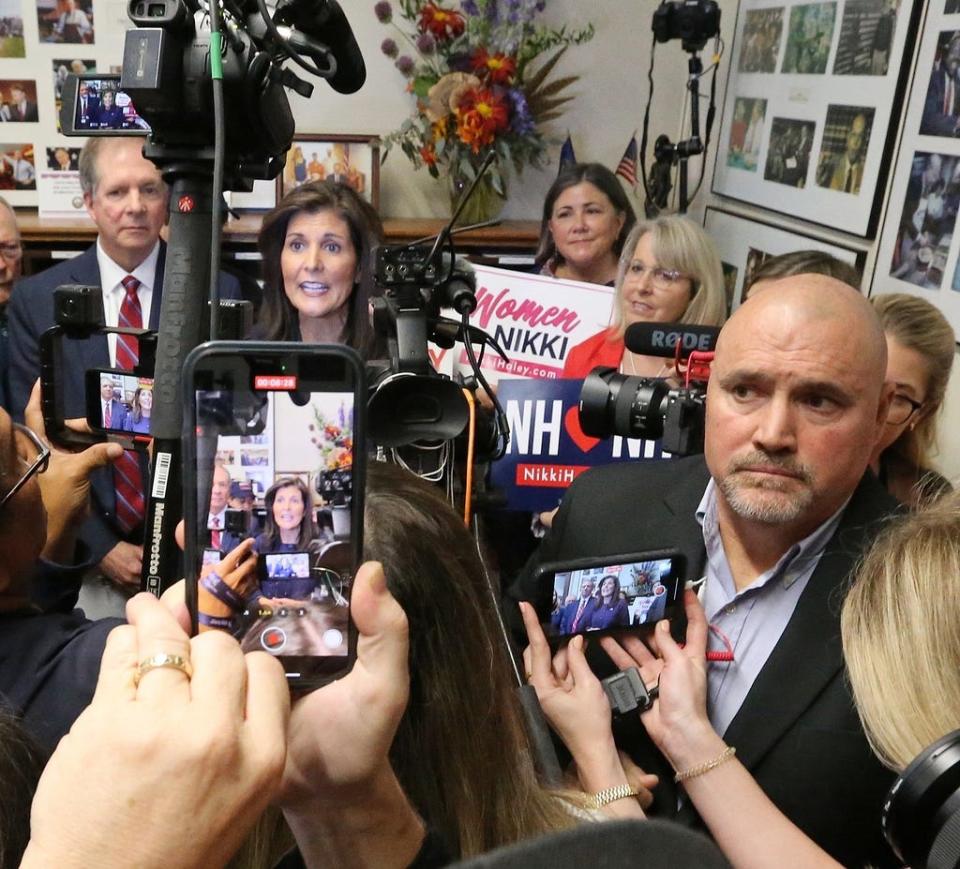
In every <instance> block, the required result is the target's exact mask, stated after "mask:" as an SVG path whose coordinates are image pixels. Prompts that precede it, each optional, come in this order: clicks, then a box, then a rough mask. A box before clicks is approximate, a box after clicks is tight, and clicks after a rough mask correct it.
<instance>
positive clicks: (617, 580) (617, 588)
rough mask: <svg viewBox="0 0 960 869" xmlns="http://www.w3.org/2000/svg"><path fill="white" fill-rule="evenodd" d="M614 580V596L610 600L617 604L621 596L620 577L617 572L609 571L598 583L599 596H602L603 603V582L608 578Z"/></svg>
mask: <svg viewBox="0 0 960 869" xmlns="http://www.w3.org/2000/svg"><path fill="white" fill-rule="evenodd" d="M608 579H612V580H613V596H612V597H611V598H610V602H611V603H613V604H614V605H616V603H617V601H618V600H619V598H620V577H618V576H617V575H616V574H613V573H608V574H607V575H606V576H605V577H603V579H601V580H600V582H598V583H597V597H599V598H600V602H601V603H603V584H604V583H605V582H606V581H607V580H608Z"/></svg>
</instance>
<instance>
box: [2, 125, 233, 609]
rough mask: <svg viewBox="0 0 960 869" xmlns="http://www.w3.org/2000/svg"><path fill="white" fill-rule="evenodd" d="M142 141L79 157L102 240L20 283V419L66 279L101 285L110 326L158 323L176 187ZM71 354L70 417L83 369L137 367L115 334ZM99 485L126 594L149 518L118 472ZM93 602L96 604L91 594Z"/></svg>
mask: <svg viewBox="0 0 960 869" xmlns="http://www.w3.org/2000/svg"><path fill="white" fill-rule="evenodd" d="M141 147H142V143H141V141H140V140H139V139H135V138H93V139H90V140H89V142H88V143H87V144H86V146H85V147H84V149H83V152H82V153H81V156H80V183H81V187H82V188H83V195H84V202H85V204H86V207H87V213H88V214H89V215H90V217H91V218H92V219H93V221H94V223H96V225H97V229H98V232H99V235H98V238H97V242H96V244H94V245H93V246H92V247H90V248H88V249H87V250H86V251H84V252H83V253H82V254H80V255H79V256H78V257H76V258H75V259H72V260H68V261H66V262H63V263H60V264H58V265H55V266H53V267H51V268H49V269H47V270H46V271H44V272H41V273H40V274H38V275H34V276H32V277H30V278H27V279H25V280H21V281H19V282H18V283H17V285H16V286H15V288H14V292H13V298H12V300H11V302H10V312H9V319H10V404H11V411H12V413H14V415H20V414H22V412H23V408H24V407H25V406H26V403H27V399H28V397H29V395H30V390H31V388H32V387H33V383H34V381H35V380H36V379H37V377H38V376H39V373H40V358H39V339H40V335H41V334H42V333H43V332H44V331H45V330H46V329H48V328H49V327H50V326H52V325H53V291H54V290H55V289H56V288H57V287H58V286H60V285H61V284H85V285H93V286H99V287H101V289H102V290H103V306H104V322H105V323H106V324H107V325H108V326H116V325H118V323H119V322H120V321H121V319H122V318H127V317H128V316H129V312H130V311H131V309H135V312H136V316H135V319H139V320H140V321H141V322H142V325H144V326H146V327H147V328H151V329H156V328H158V326H159V323H160V302H161V293H162V289H163V265H164V260H165V256H166V247H165V245H164V244H163V243H162V242H161V241H160V230H161V228H162V227H163V224H164V222H165V220H166V210H167V191H166V185H165V184H164V183H163V180H162V178H161V177H160V173H159V172H158V171H157V168H156V166H154V164H153V163H151V162H150V161H149V160H146V159H144V157H143V156H142V153H141ZM220 293H221V297H222V298H239V287H238V284H237V282H236V280H235V279H234V278H229V277H226V276H224V275H221V279H220ZM63 350H64V352H63V358H64V366H63V370H62V372H60V374H61V375H62V377H63V381H62V383H61V388H62V390H63V393H64V395H65V396H66V406H65V411H66V414H67V416H68V417H82V416H84V415H85V404H84V372H85V371H86V370H87V369H89V368H113V367H121V368H124V367H129V366H128V365H126V364H124V363H125V362H128V361H129V350H128V345H127V344H126V342H122V341H118V339H117V336H115V335H111V336H109V337H105V336H96V337H94V338H92V339H90V340H88V341H65V342H64V348H63ZM118 467H119V466H118ZM134 470H135V469H134ZM92 487H93V496H94V497H93V504H94V506H93V510H92V511H91V515H90V517H89V519H88V520H87V521H86V522H85V523H84V527H83V531H82V533H81V538H82V540H83V542H84V543H85V544H86V545H87V546H88V547H89V550H90V554H91V556H92V559H93V560H94V562H95V563H97V564H98V565H99V570H100V572H101V574H102V576H103V577H105V578H106V579H107V580H108V581H109V583H111V584H112V585H113V586H115V587H117V588H121V589H123V590H124V591H125V592H127V593H129V592H133V591H136V590H137V588H138V587H139V582H140V568H141V561H142V547H141V542H142V539H143V529H142V524H141V523H142V515H140V517H139V518H140V522H139V523H137V522H136V519H135V518H134V514H135V513H136V511H132V512H131V511H128V510H127V506H126V505H125V504H123V503H120V504H118V492H119V496H120V498H121V500H123V496H124V492H123V490H122V489H121V488H120V484H119V483H118V482H117V480H116V479H115V478H114V474H113V473H112V472H111V471H110V470H105V471H103V472H99V473H97V474H96V475H95V476H94V478H93V480H92ZM131 519H132V520H133V521H132V522H131ZM134 523H135V524H134ZM124 526H127V527H124ZM90 585H92V584H88V586H90ZM92 590H93V589H92V587H87V588H85V591H87V592H90V591H92ZM107 597H111V596H110V595H107ZM112 597H113V599H112V600H110V601H109V602H108V605H107V606H106V607H105V608H104V609H102V610H101V611H100V612H96V611H95V610H94V612H95V614H96V615H109V614H113V612H111V608H112V609H113V610H114V611H117V610H119V608H120V603H121V601H120V599H119V598H118V597H117V596H116V595H113V596H112ZM84 605H85V607H88V608H92V604H91V602H90V601H88V600H86V599H85V600H84ZM93 606H95V605H93ZM121 614H122V613H121Z"/></svg>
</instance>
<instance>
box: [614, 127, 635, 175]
mask: <svg viewBox="0 0 960 869" xmlns="http://www.w3.org/2000/svg"><path fill="white" fill-rule="evenodd" d="M613 174H614V175H619V176H620V177H621V178H622V179H623V180H624V181H626V182H627V183H628V184H629V185H630V186H631V187H636V186H637V134H636V133H634V134H633V135H632V136H631V137H630V144H629V145H627V150H626V151H624V152H623V156H622V157H621V158H620V164H619V165H618V166H617V171H616V172H614V173H613Z"/></svg>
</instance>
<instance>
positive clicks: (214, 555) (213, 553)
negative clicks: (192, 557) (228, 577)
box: [200, 547, 223, 566]
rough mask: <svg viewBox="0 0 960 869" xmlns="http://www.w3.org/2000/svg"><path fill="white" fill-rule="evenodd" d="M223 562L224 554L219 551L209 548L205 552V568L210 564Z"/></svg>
mask: <svg viewBox="0 0 960 869" xmlns="http://www.w3.org/2000/svg"><path fill="white" fill-rule="evenodd" d="M222 560H223V553H222V552H221V551H220V550H219V549H211V548H210V547H207V548H206V549H204V550H203V556H202V560H201V562H200V563H201V564H203V565H204V566H206V565H208V564H219V563H220V562H221V561H222Z"/></svg>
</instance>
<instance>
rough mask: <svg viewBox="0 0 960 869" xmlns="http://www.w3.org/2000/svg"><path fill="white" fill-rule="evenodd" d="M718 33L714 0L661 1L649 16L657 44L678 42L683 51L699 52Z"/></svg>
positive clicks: (717, 17)
mask: <svg viewBox="0 0 960 869" xmlns="http://www.w3.org/2000/svg"><path fill="white" fill-rule="evenodd" d="M719 33H720V7H719V6H718V5H717V3H716V2H715V0H664V2H663V3H661V4H660V5H659V6H658V7H657V9H656V11H655V12H654V13H653V35H654V37H655V38H656V40H657V42H668V41H670V40H671V39H679V40H680V41H681V44H682V45H683V49H684V51H689V52H694V51H701V50H702V49H703V47H704V46H705V45H706V44H707V40H708V39H713V38H714V37H716V36H717V35H718V34H719Z"/></svg>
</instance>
